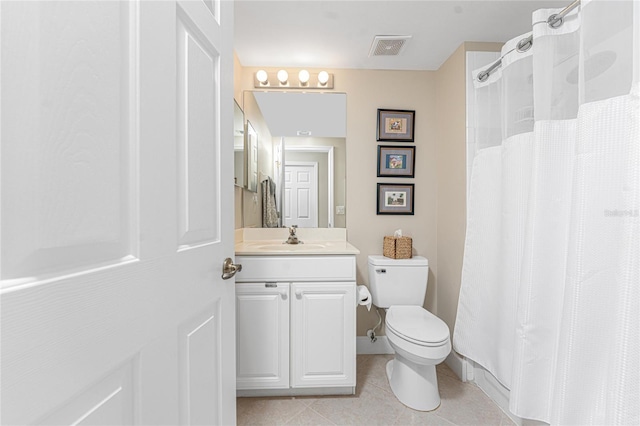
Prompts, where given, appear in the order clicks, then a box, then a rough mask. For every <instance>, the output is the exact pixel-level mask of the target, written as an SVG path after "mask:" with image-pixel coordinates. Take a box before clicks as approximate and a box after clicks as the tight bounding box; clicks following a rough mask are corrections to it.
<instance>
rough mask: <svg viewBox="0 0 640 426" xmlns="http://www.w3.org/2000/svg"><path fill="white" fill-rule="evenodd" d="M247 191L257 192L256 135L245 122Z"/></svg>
mask: <svg viewBox="0 0 640 426" xmlns="http://www.w3.org/2000/svg"><path fill="white" fill-rule="evenodd" d="M246 146H247V189H248V190H249V191H252V192H258V134H257V133H256V131H255V130H254V128H253V126H252V125H251V123H250V122H249V120H247V145H246Z"/></svg>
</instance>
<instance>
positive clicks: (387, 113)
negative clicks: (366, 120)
mask: <svg viewBox="0 0 640 426" xmlns="http://www.w3.org/2000/svg"><path fill="white" fill-rule="evenodd" d="M415 116H416V112H415V111H408V110H399V109H378V134H377V140H379V141H390V142H413V134H414V128H415V125H414V122H415Z"/></svg>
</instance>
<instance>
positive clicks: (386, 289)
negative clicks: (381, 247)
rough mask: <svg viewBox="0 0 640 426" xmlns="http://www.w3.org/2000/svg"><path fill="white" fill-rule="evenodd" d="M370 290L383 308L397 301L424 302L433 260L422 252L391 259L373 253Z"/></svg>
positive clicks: (399, 303)
mask: <svg viewBox="0 0 640 426" xmlns="http://www.w3.org/2000/svg"><path fill="white" fill-rule="evenodd" d="M368 269H369V291H370V292H371V296H372V298H371V299H372V302H373V304H374V305H375V306H377V307H379V308H388V307H390V306H393V305H417V306H422V305H423V304H424V296H425V294H426V293H427V279H428V278H429V261H428V260H427V259H426V258H424V257H421V256H415V257H413V258H411V259H390V258H388V257H384V256H376V255H372V256H369V261H368Z"/></svg>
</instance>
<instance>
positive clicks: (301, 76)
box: [253, 69, 333, 90]
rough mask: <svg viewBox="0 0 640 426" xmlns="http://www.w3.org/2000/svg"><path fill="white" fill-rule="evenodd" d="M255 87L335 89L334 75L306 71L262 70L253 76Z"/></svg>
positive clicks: (324, 72)
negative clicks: (290, 76)
mask: <svg viewBox="0 0 640 426" xmlns="http://www.w3.org/2000/svg"><path fill="white" fill-rule="evenodd" d="M292 73H297V76H298V78H297V79H296V78H295V77H292V78H289V75H290V74H291V75H296V74H292ZM253 87H255V88H256V89H279V88H280V89H283V88H287V89H306V90H310V89H320V90H329V89H333V74H331V73H328V72H327V71H320V72H318V73H313V72H309V71H307V70H305V69H303V70H296V71H287V70H285V69H281V70H279V71H266V70H264V69H260V70H258V71H256V72H255V74H254V75H253Z"/></svg>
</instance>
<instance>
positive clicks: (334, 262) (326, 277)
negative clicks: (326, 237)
mask: <svg viewBox="0 0 640 426" xmlns="http://www.w3.org/2000/svg"><path fill="white" fill-rule="evenodd" d="M236 263H240V264H241V265H242V271H240V272H238V273H237V274H236V282H260V281H355V279H356V258H355V256H237V257H236Z"/></svg>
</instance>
